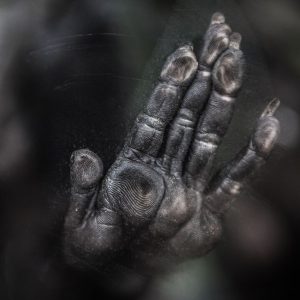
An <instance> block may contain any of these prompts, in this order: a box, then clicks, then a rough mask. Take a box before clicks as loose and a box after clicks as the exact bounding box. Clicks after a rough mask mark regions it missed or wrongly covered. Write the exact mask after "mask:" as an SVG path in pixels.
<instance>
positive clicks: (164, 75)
mask: <svg viewBox="0 0 300 300" xmlns="http://www.w3.org/2000/svg"><path fill="white" fill-rule="evenodd" d="M224 21H225V19H224V17H223V16H222V15H221V14H215V15H214V16H213V18H212V23H211V25H210V27H209V29H208V31H207V34H206V36H205V40H204V45H203V47H202V52H201V54H200V55H199V57H198V61H199V63H198V61H197V59H196V56H195V54H194V52H193V49H192V47H191V46H190V45H186V46H182V47H180V48H179V49H177V50H176V51H175V52H174V53H173V54H172V55H171V56H169V58H168V59H167V61H166V63H165V65H164V67H163V69H162V72H161V76H160V81H159V83H158V84H157V86H156V88H155V89H154V91H153V93H152V95H151V96H150V100H149V102H148V104H147V106H146V108H145V111H144V112H143V113H141V114H140V115H139V116H138V118H137V120H136V122H135V124H134V126H133V129H132V131H131V133H130V135H129V138H128V140H127V142H126V144H125V146H124V148H123V150H122V151H121V153H120V154H119V155H118V157H117V159H116V161H115V163H114V164H113V165H112V166H111V168H110V169H109V171H108V173H107V174H106V176H105V177H104V178H103V179H102V182H101V186H100V187H99V181H100V180H101V178H102V172H103V168H102V162H101V160H100V158H98V157H97V155H96V154H94V153H93V152H91V151H89V150H79V151H76V152H75V153H74V154H73V156H72V158H73V163H72V169H71V175H72V191H71V204H70V208H69V212H68V215H67V218H66V226H65V230H66V234H65V246H66V249H65V250H66V254H67V256H68V257H69V258H70V257H71V258H72V260H73V261H74V260H75V261H77V262H78V261H79V262H80V264H82V263H83V262H85V263H88V264H90V265H91V264H92V265H96V264H104V263H106V262H107V261H111V260H114V259H120V257H126V259H124V260H123V262H124V264H126V265H130V267H135V268H138V269H139V270H141V271H143V270H144V271H145V270H147V271H148V270H153V269H164V268H168V267H169V266H170V265H172V264H173V263H177V262H179V261H181V260H183V259H187V258H190V257H195V256H201V255H203V254H204V253H206V252H207V251H209V250H210V249H211V248H212V247H213V245H214V244H215V242H216V241H217V240H218V238H219V236H220V233H221V215H222V213H223V212H224V211H225V209H226V208H227V207H228V206H229V204H230V203H231V201H232V199H233V197H234V195H235V194H236V193H237V192H238V191H239V189H240V187H241V184H242V182H243V180H244V179H245V177H246V176H247V175H248V174H250V173H251V172H252V171H253V170H255V169H257V168H258V167H259V166H260V165H261V163H262V162H264V160H265V158H266V157H267V155H268V154H269V153H270V151H271V149H272V147H273V144H274V142H275V140H276V138H277V135H278V122H277V120H276V119H275V118H274V117H273V116H272V115H273V113H274V111H275V110H276V108H277V105H278V102H277V101H273V102H271V104H270V105H269V106H268V107H267V109H266V110H265V112H264V113H263V115H262V117H261V118H260V119H259V120H258V123H257V127H256V129H255V132H254V134H253V136H252V139H251V141H250V143H249V145H248V146H247V147H246V148H245V149H244V150H243V151H241V153H240V154H239V155H238V156H237V157H236V158H235V159H234V160H233V161H232V162H231V163H230V164H229V165H228V166H227V167H225V168H224V169H223V170H221V171H220V172H219V173H218V174H217V175H216V176H215V177H214V178H213V179H212V180H210V173H211V167H212V164H213V161H214V156H215V153H216V151H217V148H218V146H219V144H220V142H221V139H222V137H223V136H224V134H225V133H226V130H227V128H228V126H229V123H230V120H231V117H232V113H233V107H234V102H235V99H236V95H237V92H238V90H239V88H240V86H241V82H242V74H243V57H242V52H241V51H240V49H239V46H240V41H241V38H240V35H239V34H236V33H233V34H232V33H231V30H230V28H229V26H228V25H227V24H225V22H224Z"/></svg>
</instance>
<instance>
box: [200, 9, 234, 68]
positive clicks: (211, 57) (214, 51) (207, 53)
mask: <svg viewBox="0 0 300 300" xmlns="http://www.w3.org/2000/svg"><path fill="white" fill-rule="evenodd" d="M230 34H231V28H230V27H229V25H228V24H226V23H225V17H224V15H223V14H222V13H219V12H217V13H215V14H213V16H212V18H211V23H210V26H209V28H208V30H207V31H206V34H205V36H204V44H203V47H202V49H201V52H200V55H199V67H200V69H203V70H210V69H211V68H212V67H213V64H214V63H215V62H216V60H217V58H218V57H219V55H220V54H221V53H222V52H223V51H224V50H226V49H227V48H228V45H229V36H230Z"/></svg>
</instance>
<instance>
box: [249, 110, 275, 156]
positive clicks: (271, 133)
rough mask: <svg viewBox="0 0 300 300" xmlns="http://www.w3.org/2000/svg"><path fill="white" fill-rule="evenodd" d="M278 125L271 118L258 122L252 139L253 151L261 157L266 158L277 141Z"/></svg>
mask: <svg viewBox="0 0 300 300" xmlns="http://www.w3.org/2000/svg"><path fill="white" fill-rule="evenodd" d="M279 133H280V123H279V121H278V120H277V119H276V118H274V117H273V116H269V117H266V118H263V119H259V120H258V124H257V126H256V129H255V133H254V136H253V139H252V143H253V146H254V147H255V150H256V151H257V152H258V153H259V154H260V155H261V156H264V157H266V156H268V155H269V154H270V152H271V151H272V149H273V148H274V145H275V143H276V141H277V139H278V136H279Z"/></svg>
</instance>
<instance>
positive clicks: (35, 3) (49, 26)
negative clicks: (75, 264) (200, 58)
mask: <svg viewBox="0 0 300 300" xmlns="http://www.w3.org/2000/svg"><path fill="white" fill-rule="evenodd" d="M215 11H221V12H223V13H224V14H225V15H226V18H227V22H228V23H229V24H230V25H231V27H232V28H233V30H235V31H239V32H240V33H241V34H242V35H243V50H244V52H245V56H246V60H247V70H246V78H245V84H244V87H243V91H242V92H241V94H240V96H239V99H238V101H237V108H236V114H235V117H234V119H233V123H232V126H231V128H230V130H229V133H228V135H227V137H226V139H225V142H224V144H223V145H222V148H221V151H220V155H219V157H218V161H217V165H220V164H222V163H224V162H225V161H227V160H228V159H230V158H231V157H232V156H234V154H235V153H236V152H237V151H238V149H239V148H240V147H241V146H243V145H244V144H245V143H246V141H247V139H248V136H249V134H250V133H251V129H252V128H253V125H254V123H255V119H256V118H257V117H258V116H259V114H260V113H261V111H262V109H263V107H264V105H265V104H266V103H267V102H268V101H269V100H270V99H271V97H273V96H277V97H279V98H280V99H281V101H282V105H281V108H280V110H279V112H278V118H279V119H280V121H281V124H282V132H281V137H280V139H279V142H278V145H276V148H275V150H274V152H273V154H272V157H271V158H270V161H269V162H268V164H267V165H266V166H265V168H264V169H263V170H262V171H261V172H260V173H259V174H258V175H257V176H256V177H255V178H253V180H252V181H251V183H249V184H248V186H247V187H246V189H245V191H244V192H243V194H242V195H241V196H240V199H238V201H237V202H236V204H235V206H234V207H233V209H232V210H231V212H230V213H229V214H228V216H227V218H226V232H225V235H224V238H223V241H222V242H221V243H220V245H219V247H218V248H217V249H216V250H215V251H213V252H212V253H211V254H210V255H208V256H207V257H204V258H201V259H199V260H196V261H191V262H187V263H186V264H184V265H181V266H179V267H178V269H177V270H176V271H175V272H173V273H172V274H170V275H169V276H164V277H162V278H157V280H156V282H155V283H154V284H153V285H152V288H151V289H150V290H149V292H148V295H147V296H145V297H146V298H147V297H148V298H147V299H151V297H152V298H153V297H154V296H153V295H156V293H157V291H159V295H160V297H161V298H162V299H172V300H173V299H174V300H183V299H184V300H193V299H208V300H225V299H237V300H240V299H275V298H276V299H277V298H281V299H282V298H287V297H292V295H293V298H295V299H297V297H299V296H300V295H299V294H300V292H299V289H298V286H299V284H300V278H299V275H298V273H299V266H300V265H299V257H298V253H299V252H300V243H299V240H300V239H299V237H300V234H299V233H300V178H299V177H300V133H299V130H300V119H299V114H300V99H299V94H300V81H299V79H300V3H299V1H297V0H294V1H292V0H264V1H262V0H261V1H258V0H236V1H234V0H228V1H227V0H203V1H202V0H177V1H175V0H166V1H163V0H143V1H141V0H114V1H108V0H106V1H102V0H98V1H96V0H81V1H79V0H78V1H76V0H74V1H71V0H51V1H50V0H19V1H17V0H7V1H4V0H1V1H0V197H1V200H0V253H1V261H0V299H5V300H6V299H41V298H43V299H45V300H46V299H91V298H94V297H97V298H98V299H102V298H106V299H107V298H108V299H109V296H107V295H106V294H104V290H103V287H102V286H101V282H100V281H101V280H100V279H99V277H97V272H94V273H84V272H79V271H75V270H72V269H70V268H69V267H68V266H66V265H65V263H64V260H63V258H62V251H61V233H62V224H63V220H64V214H65V210H66V207H67V205H68V199H67V191H68V180H69V175H68V174H69V157H70V154H71V153H72V151H74V150H75V149H78V148H82V147H88V148H90V149H92V150H93V151H95V152H97V153H98V154H99V155H100V156H101V157H102V159H103V161H104V163H105V168H106V169H107V168H108V167H109V165H110V164H111V163H112V161H113V160H114V158H115V156H116V154H117V152H118V151H119V149H120V147H121V146H122V143H123V140H124V138H125V136H126V134H127V132H128V130H129V128H130V126H131V125H132V123H133V120H134V118H135V116H136V115H137V113H138V112H139V110H140V109H141V108H142V107H143V105H144V104H145V102H146V101H147V95H149V93H150V91H151V88H152V86H153V84H154V83H155V80H156V78H157V75H158V73H159V68H160V66H161V65H162V63H163V60H164V58H165V57H166V56H167V55H168V54H169V53H170V52H171V51H172V50H173V49H174V48H175V47H176V46H178V45H179V44H181V43H183V42H185V41H190V40H191V41H193V42H194V44H195V46H196V49H198V48H199V47H201V38H202V37H203V34H204V32H205V30H206V28H207V26H208V23H209V20H210V17H211V15H212V14H213V13H214V12H215ZM155 297H156V299H158V297H157V296H155Z"/></svg>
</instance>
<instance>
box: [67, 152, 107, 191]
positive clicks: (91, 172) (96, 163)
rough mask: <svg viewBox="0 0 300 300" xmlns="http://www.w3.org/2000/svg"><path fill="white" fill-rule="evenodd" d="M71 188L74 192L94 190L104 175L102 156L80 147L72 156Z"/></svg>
mask: <svg viewBox="0 0 300 300" xmlns="http://www.w3.org/2000/svg"><path fill="white" fill-rule="evenodd" d="M70 172H71V174H70V175H71V189H72V192H73V193H80V194H85V193H89V192H92V191H94V190H95V189H96V188H97V186H98V184H99V181H100V179H101V178H102V177H103V163H102V160H101V159H100V157H99V156H98V155H97V154H95V153H94V152H92V151H91V150H89V149H80V150H76V151H74V152H73V153H72V156H71V170H70Z"/></svg>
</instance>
